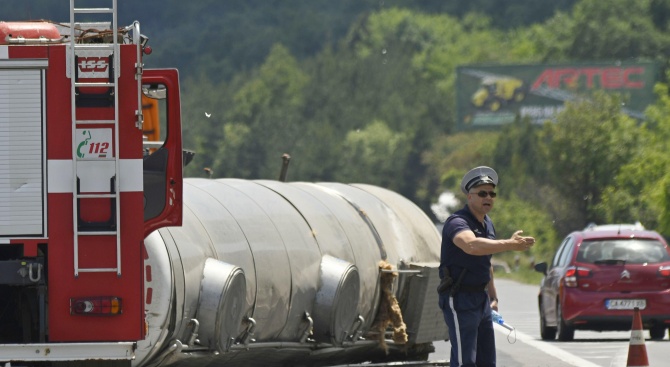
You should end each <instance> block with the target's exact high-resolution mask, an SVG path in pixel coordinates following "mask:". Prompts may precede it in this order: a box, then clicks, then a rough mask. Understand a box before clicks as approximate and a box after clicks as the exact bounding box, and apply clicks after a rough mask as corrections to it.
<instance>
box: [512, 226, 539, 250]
mask: <svg viewBox="0 0 670 367" xmlns="http://www.w3.org/2000/svg"><path fill="white" fill-rule="evenodd" d="M521 233H523V231H521V230H519V231H516V232H514V234H513V235H512V237H510V239H511V240H512V241H513V242H514V244H515V246H514V249H515V250H517V251H526V250H528V249H530V248H531V247H532V246H533V245H534V244H535V238H533V237H525V236H522V235H521Z"/></svg>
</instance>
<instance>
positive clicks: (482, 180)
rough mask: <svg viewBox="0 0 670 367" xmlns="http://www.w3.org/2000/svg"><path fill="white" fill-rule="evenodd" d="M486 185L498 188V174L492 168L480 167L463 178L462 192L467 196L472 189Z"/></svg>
mask: <svg viewBox="0 0 670 367" xmlns="http://www.w3.org/2000/svg"><path fill="white" fill-rule="evenodd" d="M484 184H491V185H493V186H498V174H497V173H496V171H494V170H493V168H491V167H486V166H479V167H476V168H473V169H471V170H470V172H468V173H466V174H465V176H463V180H462V181H461V191H463V193H464V194H467V193H468V191H470V189H471V188H473V187H477V186H479V185H484Z"/></svg>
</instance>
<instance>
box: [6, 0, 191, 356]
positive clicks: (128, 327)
mask: <svg viewBox="0 0 670 367" xmlns="http://www.w3.org/2000/svg"><path fill="white" fill-rule="evenodd" d="M91 13H96V14H103V15H108V16H109V18H110V19H111V18H112V17H113V19H112V21H111V22H96V23H76V22H75V21H74V16H75V14H91ZM71 14H72V15H71V20H72V22H71V23H69V24H51V23H48V22H23V23H22V22H16V23H5V22H2V23H0V36H2V39H1V40H0V95H2V96H3V97H2V102H0V162H1V163H0V300H2V301H0V305H1V306H0V308H1V309H4V310H5V311H4V312H2V313H0V325H1V327H0V361H2V360H3V356H12V357H13V358H16V359H22V356H24V355H25V356H26V358H25V360H37V361H40V360H59V359H60V360H77V359H82V358H81V357H82V352H81V351H80V349H87V350H88V352H85V353H84V354H83V355H86V354H91V355H93V356H97V357H99V358H102V359H105V358H110V359H121V360H124V359H125V360H130V359H131V358H132V356H133V353H134V348H135V344H134V343H135V342H136V341H138V340H141V339H143V338H144V335H145V333H146V329H147V325H146V321H145V307H144V302H145V296H147V295H145V294H144V286H143V279H144V272H145V269H144V266H143V264H144V257H145V255H146V254H145V253H144V252H143V246H142V243H143V239H144V237H145V236H146V235H147V234H148V233H150V232H152V231H154V230H156V229H158V228H160V227H163V226H166V225H180V224H181V215H182V208H181V201H182V199H181V190H182V176H181V172H182V149H181V136H180V134H181V128H180V107H179V82H178V74H177V72H176V70H143V67H142V55H143V54H144V51H145V47H146V41H145V40H146V39H145V38H144V36H142V35H141V34H140V33H139V23H135V24H133V25H131V26H129V27H126V28H118V27H117V26H116V9H115V7H114V8H110V9H74V8H73V9H72V12H71ZM79 16H81V15H79ZM143 86H144V87H143ZM159 87H160V88H162V90H163V92H165V91H167V94H168V96H169V97H168V99H167V102H166V107H165V110H166V115H167V116H164V118H165V120H166V121H169V123H168V126H167V129H168V130H169V131H170V134H169V135H170V136H169V137H167V138H166V139H165V141H164V142H162V144H160V147H158V148H152V149H148V148H145V147H143V140H144V134H143V130H142V128H143V115H142V102H141V101H142V95H143V90H145V91H148V90H150V89H152V88H154V89H156V88H159ZM145 191H148V192H149V194H146V195H145ZM148 209H149V210H148ZM142 213H144V215H143V214H142ZM80 342H87V343H97V344H88V345H87V346H86V348H80V347H81V346H80V345H79V344H78V343H80Z"/></svg>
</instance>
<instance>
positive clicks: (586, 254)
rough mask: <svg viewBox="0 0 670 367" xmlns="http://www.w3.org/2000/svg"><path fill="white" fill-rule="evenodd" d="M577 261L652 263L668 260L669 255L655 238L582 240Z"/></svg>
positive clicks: (594, 262)
mask: <svg viewBox="0 0 670 367" xmlns="http://www.w3.org/2000/svg"><path fill="white" fill-rule="evenodd" d="M577 261H579V262H586V263H591V264H608V263H621V262H625V263H628V264H650V263H651V264H653V263H660V262H664V261H670V255H668V251H667V250H666V248H665V245H664V244H663V243H661V242H659V241H656V240H640V239H618V240H597V241H584V242H582V244H581V245H580V246H579V252H578V253H577Z"/></svg>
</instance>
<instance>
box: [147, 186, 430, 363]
mask: <svg viewBox="0 0 670 367" xmlns="http://www.w3.org/2000/svg"><path fill="white" fill-rule="evenodd" d="M145 248H146V253H147V255H146V269H145V270H146V274H145V278H146V279H145V280H146V282H145V283H146V284H145V294H146V295H147V299H146V302H145V303H146V308H147V320H148V334H147V338H146V340H144V341H143V342H141V343H139V345H138V351H137V359H136V361H135V362H134V365H142V364H144V363H146V362H147V361H150V360H153V361H156V359H160V358H163V357H164V356H165V355H167V354H170V353H173V354H175V353H174V352H182V354H183V352H184V351H185V350H193V349H196V350H197V349H198V348H199V349H206V350H209V351H214V352H217V353H225V352H228V351H230V349H231V347H233V343H235V342H237V343H240V342H241V343H247V344H250V343H256V344H262V343H305V342H306V341H307V340H308V338H309V340H310V341H312V342H314V343H325V344H328V345H333V346H341V345H342V344H343V343H346V342H347V341H350V340H352V339H353V336H354V334H356V333H357V332H358V333H359V335H360V333H363V332H365V331H366V330H367V329H368V328H369V327H370V325H371V323H372V321H373V320H374V317H375V315H376V312H377V305H378V303H379V302H378V301H379V288H378V287H379V276H380V270H379V267H378V264H379V261H380V260H386V261H388V262H389V263H391V264H392V265H394V267H395V268H398V267H407V266H408V264H411V263H433V264H436V263H437V262H438V261H439V249H440V234H439V233H438V231H437V229H436V228H435V226H434V225H433V223H432V222H431V221H430V219H429V218H428V217H427V216H426V215H425V214H424V213H423V212H422V211H421V210H420V209H419V208H418V207H417V206H416V205H414V204H413V203H411V202H410V201H409V200H407V199H406V198H404V197H402V196H401V195H398V194H396V193H394V192H391V191H389V190H386V189H383V188H380V187H375V186H371V185H346V184H339V183H319V184H316V183H305V182H292V183H284V182H278V181H267V180H258V181H247V180H240V179H216V180H210V179H187V180H185V184H184V220H183V226H182V227H171V228H164V229H161V230H159V231H158V232H154V233H152V234H151V235H150V236H149V237H148V238H147V239H146V241H145ZM287 345H288V344H287ZM172 357H173V358H174V356H172Z"/></svg>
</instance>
